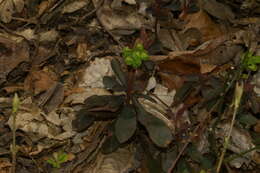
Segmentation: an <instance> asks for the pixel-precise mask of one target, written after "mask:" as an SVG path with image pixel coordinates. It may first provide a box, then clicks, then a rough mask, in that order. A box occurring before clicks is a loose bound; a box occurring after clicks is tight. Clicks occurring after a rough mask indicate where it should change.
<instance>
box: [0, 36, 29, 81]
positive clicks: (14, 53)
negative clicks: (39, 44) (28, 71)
mask: <svg viewBox="0 0 260 173" xmlns="http://www.w3.org/2000/svg"><path fill="white" fill-rule="evenodd" d="M0 47H1V53H0V84H2V83H3V82H5V81H6V77H7V75H8V74H9V72H11V71H12V70H14V68H16V67H17V66H18V65H19V64H20V63H22V62H28V61H29V52H28V51H29V47H28V44H27V43H26V42H23V41H22V42H20V43H16V42H14V41H11V40H10V39H7V38H5V37H1V36H0Z"/></svg>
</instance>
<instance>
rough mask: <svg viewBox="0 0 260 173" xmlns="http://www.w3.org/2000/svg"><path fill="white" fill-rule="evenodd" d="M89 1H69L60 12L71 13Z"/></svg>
mask: <svg viewBox="0 0 260 173" xmlns="http://www.w3.org/2000/svg"><path fill="white" fill-rule="evenodd" d="M89 2H90V1H89V0H76V1H72V2H71V3H69V4H68V5H66V6H65V7H64V8H63V10H62V13H73V12H75V11H77V10H79V9H81V8H83V7H84V6H86V5H88V3H89Z"/></svg>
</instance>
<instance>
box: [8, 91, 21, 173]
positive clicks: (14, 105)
mask: <svg viewBox="0 0 260 173" xmlns="http://www.w3.org/2000/svg"><path fill="white" fill-rule="evenodd" d="M19 107H20V99H19V97H18V95H17V94H16V93H15V94H14V98H13V102H12V116H13V125H12V136H13V142H12V145H11V146H10V150H11V153H12V173H15V167H16V153H17V147H16V114H17V112H18V110H19Z"/></svg>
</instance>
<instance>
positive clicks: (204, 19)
mask: <svg viewBox="0 0 260 173" xmlns="http://www.w3.org/2000/svg"><path fill="white" fill-rule="evenodd" d="M185 21H186V22H187V24H186V26H185V29H184V31H186V30H188V29H191V28H196V29H198V30H199V31H200V32H201V34H202V41H203V42H204V41H208V40H211V39H215V38H218V37H220V36H222V35H223V34H224V33H223V31H222V30H221V28H220V26H219V25H218V24H216V23H214V22H213V21H212V20H211V18H210V17H209V16H208V15H207V13H205V12H204V11H203V10H200V11H199V12H197V13H193V14H190V15H187V17H186V18H185Z"/></svg>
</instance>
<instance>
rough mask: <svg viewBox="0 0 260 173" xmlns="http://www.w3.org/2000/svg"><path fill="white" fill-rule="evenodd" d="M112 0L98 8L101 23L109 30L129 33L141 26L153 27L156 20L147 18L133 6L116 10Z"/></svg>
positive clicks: (124, 33)
mask: <svg viewBox="0 0 260 173" xmlns="http://www.w3.org/2000/svg"><path fill="white" fill-rule="evenodd" d="M109 3H110V1H105V2H104V5H103V6H102V7H101V8H99V9H98V10H97V17H98V19H99V21H100V23H101V24H102V25H103V26H104V27H105V28H106V29H107V30H109V31H111V32H113V33H114V34H119V35H129V34H132V33H133V32H135V30H137V29H140V28H141V27H143V26H145V27H146V28H147V26H150V27H152V26H153V23H154V21H152V20H151V19H150V20H147V19H145V18H144V17H143V16H142V15H140V14H138V12H137V11H135V10H134V9H131V8H126V9H123V10H122V9H121V10H116V9H112V8H111V6H110V5H111V4H109Z"/></svg>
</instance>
